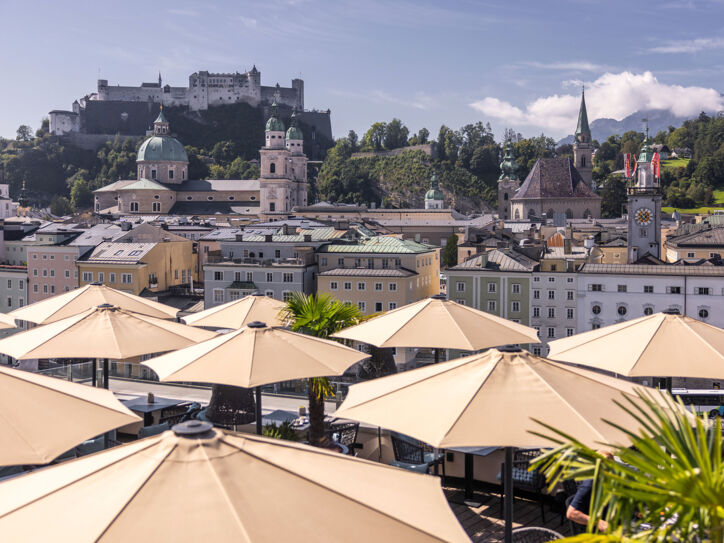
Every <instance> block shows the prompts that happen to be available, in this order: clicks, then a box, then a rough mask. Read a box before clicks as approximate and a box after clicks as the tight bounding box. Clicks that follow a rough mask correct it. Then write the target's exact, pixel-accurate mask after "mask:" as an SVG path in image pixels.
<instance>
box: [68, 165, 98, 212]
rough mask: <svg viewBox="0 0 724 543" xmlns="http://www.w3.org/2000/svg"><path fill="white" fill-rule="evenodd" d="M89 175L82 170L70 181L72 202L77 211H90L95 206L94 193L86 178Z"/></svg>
mask: <svg viewBox="0 0 724 543" xmlns="http://www.w3.org/2000/svg"><path fill="white" fill-rule="evenodd" d="M87 174H88V172H86V171H85V170H81V171H80V172H78V173H76V174H75V175H74V176H73V177H71V179H70V180H72V184H71V188H70V201H71V203H72V205H73V207H74V208H75V209H88V208H90V207H92V206H93V191H92V190H91V188H90V183H89V182H88V180H87V179H86V178H85V176H86V175H87ZM70 180H69V181H70Z"/></svg>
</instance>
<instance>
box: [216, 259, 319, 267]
mask: <svg viewBox="0 0 724 543" xmlns="http://www.w3.org/2000/svg"><path fill="white" fill-rule="evenodd" d="M207 263H208V264H223V265H227V266H233V265H239V266H257V267H266V268H268V267H273V266H309V265H311V264H314V258H308V259H305V258H220V257H214V258H211V257H209V259H208V261H207Z"/></svg>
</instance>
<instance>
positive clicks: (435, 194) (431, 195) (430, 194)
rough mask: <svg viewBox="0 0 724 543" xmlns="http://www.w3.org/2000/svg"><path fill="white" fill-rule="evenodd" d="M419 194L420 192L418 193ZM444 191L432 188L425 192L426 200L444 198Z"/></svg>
mask: <svg viewBox="0 0 724 543" xmlns="http://www.w3.org/2000/svg"><path fill="white" fill-rule="evenodd" d="M418 194H419V193H418ZM443 199H444V198H443V195H442V192H440V191H439V190H437V189H430V190H428V191H427V192H426V193H425V200H443Z"/></svg>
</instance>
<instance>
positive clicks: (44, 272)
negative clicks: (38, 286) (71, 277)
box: [43, 268, 48, 277]
mask: <svg viewBox="0 0 724 543" xmlns="http://www.w3.org/2000/svg"><path fill="white" fill-rule="evenodd" d="M43 277H48V270H46V269H45V268H43Z"/></svg>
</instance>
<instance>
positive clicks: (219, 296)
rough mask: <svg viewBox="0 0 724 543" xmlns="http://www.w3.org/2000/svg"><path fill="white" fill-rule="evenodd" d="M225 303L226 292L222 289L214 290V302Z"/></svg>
mask: <svg viewBox="0 0 724 543" xmlns="http://www.w3.org/2000/svg"><path fill="white" fill-rule="evenodd" d="M223 301H224V291H223V289H220V288H215V289H214V302H216V303H219V302H223Z"/></svg>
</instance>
